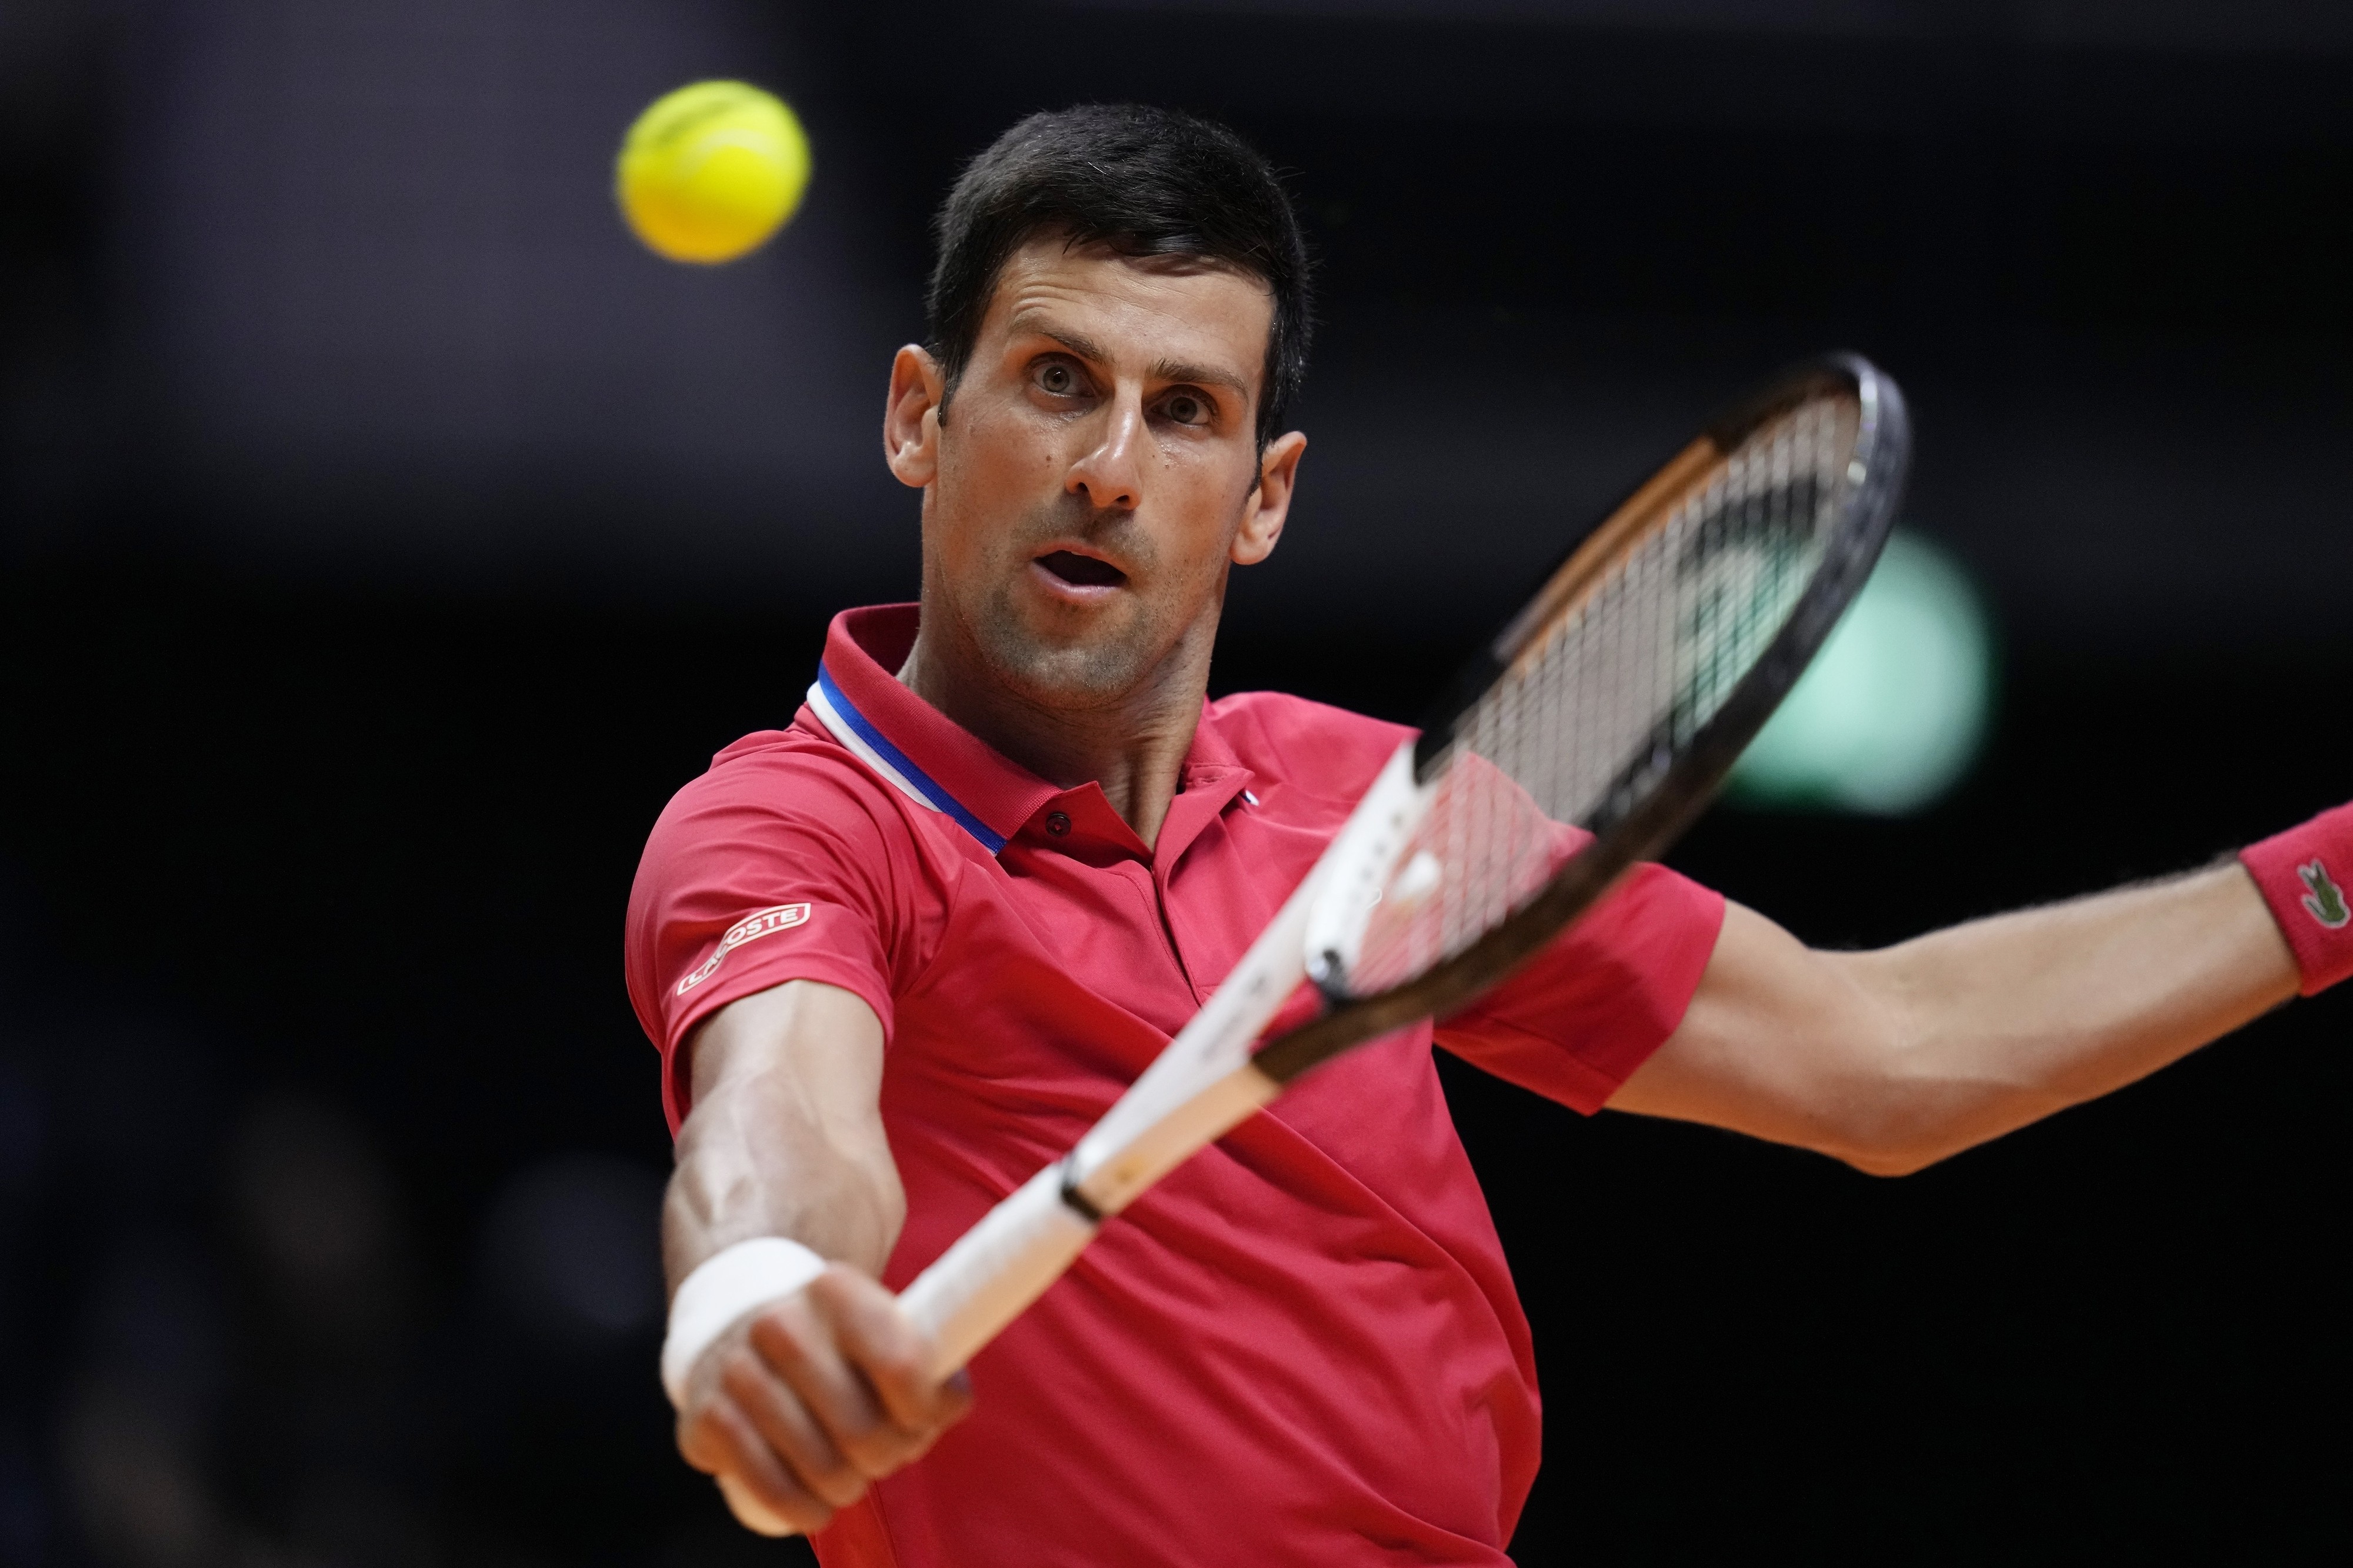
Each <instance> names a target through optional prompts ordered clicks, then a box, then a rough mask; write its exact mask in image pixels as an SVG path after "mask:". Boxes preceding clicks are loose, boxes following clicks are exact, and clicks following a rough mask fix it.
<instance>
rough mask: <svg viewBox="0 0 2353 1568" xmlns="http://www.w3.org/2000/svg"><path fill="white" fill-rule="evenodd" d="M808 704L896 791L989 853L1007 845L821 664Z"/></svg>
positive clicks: (855, 753)
mask: <svg viewBox="0 0 2353 1568" xmlns="http://www.w3.org/2000/svg"><path fill="white" fill-rule="evenodd" d="M808 705H809V710H810V711H811V712H814V713H815V714H816V715H817V716H818V721H819V722H820V723H822V724H824V726H825V727H826V728H827V729H828V731H832V733H833V738H834V739H835V740H837V741H839V742H841V743H842V744H843V745H844V746H847V747H848V748H849V751H850V753H851V754H852V755H853V756H855V757H857V759H858V760H859V761H860V762H861V763H865V764H866V765H867V766H868V767H870V768H871V769H873V770H874V772H875V773H877V774H878V775H880V776H881V778H882V780H883V781H884V782H885V783H887V784H891V785H892V787H893V788H895V789H897V790H898V792H899V793H900V794H902V795H905V796H906V797H907V798H908V799H909V800H912V801H913V802H914V803H915V804H916V805H920V806H922V807H923V809H924V810H926V811H936V812H939V813H940V814H942V815H943V816H947V817H949V818H951V819H953V820H954V821H955V823H956V825H957V826H960V827H962V828H963V829H964V830H965V832H966V833H969V834H971V835H972V836H973V837H975V838H977V839H979V840H980V841H981V843H982V844H984V845H986V846H987V848H988V852H989V853H990V854H991V855H995V854H997V852H998V851H1000V850H1002V849H1003V848H1004V847H1005V835H1003V834H1001V833H998V832H997V831H996V830H994V829H993V828H991V827H990V826H988V824H987V823H986V822H983V821H982V820H981V819H980V818H978V817H977V816H974V815H973V814H972V813H971V812H970V811H968V810H966V809H965V805H964V803H963V802H961V801H959V800H957V799H956V798H955V796H954V795H950V794H948V792H947V791H945V790H944V789H942V788H941V787H940V786H939V784H938V783H937V782H936V781H935V780H934V779H933V777H932V776H931V774H929V773H925V772H923V769H921V768H919V767H917V766H916V765H915V764H914V763H913V762H911V761H909V760H908V757H907V754H906V753H905V752H902V751H901V750H900V749H899V748H898V747H896V746H894V745H892V743H891V742H890V741H889V739H888V738H887V737H885V736H884V735H883V733H882V731H880V730H878V729H876V728H875V727H874V723H873V721H871V720H870V719H868V718H867V717H866V715H865V714H863V713H860V711H859V710H857V708H856V707H855V706H853V705H852V704H851V702H850V700H849V698H847V697H845V696H843V695H842V692H841V688H840V687H839V686H836V685H835V684H834V683H833V677H832V675H831V674H829V673H828V671H827V669H826V668H825V666H823V665H821V664H820V665H818V669H817V684H816V685H814V686H812V687H810V688H809V689H808Z"/></svg>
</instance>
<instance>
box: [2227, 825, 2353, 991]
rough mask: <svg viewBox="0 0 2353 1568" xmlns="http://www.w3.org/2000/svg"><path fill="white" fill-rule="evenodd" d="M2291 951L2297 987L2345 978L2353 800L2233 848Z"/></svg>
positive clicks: (2352, 931) (2351, 931)
mask: <svg viewBox="0 0 2353 1568" xmlns="http://www.w3.org/2000/svg"><path fill="white" fill-rule="evenodd" d="M2239 863H2240V864H2241V865H2242V866H2244V867H2246V868H2247V874H2248V875H2249V876H2251V877H2253V879H2255V887H2256V889H2258V890H2260V891H2261V892H2262V894H2263V902H2264V903H2265V904H2267V905H2269V906H2270V908H2271V911H2272V919H2273V920H2274V921H2278V922H2279V928H2280V934H2281V935H2282V936H2284V937H2285V938H2287V945H2288V947H2289V949H2290V951H2292V952H2294V953H2295V964H2296V970H2297V972H2298V973H2300V974H2301V975H2302V976H2303V985H2302V987H2301V989H2302V991H2303V993H2304V994H2305V995H2306V996H2310V995H2314V994H2316V993H2318V992H2321V991H2324V990H2326V989H2327V988H2328V987H2329V986H2331V985H2334V984H2337V982H2338V981H2340V980H2345V979H2348V978H2353V805H2340V806H2338V807H2337V808H2336V809H2335V810H2333V811H2324V812H2322V813H2321V814H2320V815H2319V816H2316V817H2314V818H2313V819H2312V820H2311V821H2310V822H2307V823H2305V824H2304V825H2303V826H2298V827H2291V828H2289V829H2288V830H2287V831H2286V832H2285V833H2281V834H2275V835H2274V836H2273V837H2269V838H2266V839H2264V840H2263V842H2262V843H2260V844H2250V845H2249V846H2247V847H2245V848H2244V849H2242V850H2240V851H2239Z"/></svg>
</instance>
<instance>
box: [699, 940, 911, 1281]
mask: <svg viewBox="0 0 2353 1568" xmlns="http://www.w3.org/2000/svg"><path fill="white" fill-rule="evenodd" d="M796 1037H818V1038H822V1039H826V1040H828V1041H836V1042H839V1044H840V1047H841V1048H839V1049H834V1050H829V1051H828V1052H826V1053H824V1055H823V1057H822V1058H812V1056H810V1055H808V1054H803V1053H793V1052H789V1051H780V1050H778V1049H777V1048H776V1044H775V1043H776V1041H777V1040H779V1039H791V1038H796ZM693 1049H694V1052H695V1056H694V1060H693V1063H692V1067H693V1080H694V1110H693V1112H692V1114H691V1115H690V1116H689V1117H688V1118H687V1120H686V1124H685V1126H684V1127H683V1128H681V1130H680V1134H679V1142H678V1169H677V1172H676V1173H675V1174H674V1175H673V1176H672V1177H671V1179H670V1194H669V1198H668V1201H667V1203H666V1204H665V1205H664V1211H663V1216H662V1218H663V1223H662V1238H663V1252H664V1257H665V1261H666V1263H667V1265H668V1269H669V1274H670V1281H671V1283H672V1284H673V1285H675V1284H676V1283H677V1282H678V1281H679V1280H681V1279H684V1278H685V1277H686V1275H687V1274H688V1273H689V1272H691V1270H692V1269H693V1268H694V1267H695V1265H696V1264H698V1263H700V1262H702V1259H704V1258H708V1257H710V1256H711V1255H712V1253H715V1252H717V1251H719V1250H720V1249H721V1248H723V1247H728V1246H731V1245H733V1243H735V1242H738V1241H743V1240H746V1239H749V1238H751V1237H763V1236H784V1237H791V1238H793V1239H794V1240H796V1241H798V1242H800V1243H802V1244H803V1245H805V1246H807V1247H811V1248H813V1249H814V1250H816V1251H817V1252H818V1254H820V1255H821V1256H823V1257H825V1258H834V1259H839V1260H840V1261H842V1262H846V1263H849V1264H851V1265H853V1266H855V1267H856V1268H860V1269H862V1270H864V1271H865V1272H867V1273H869V1274H879V1273H880V1272H881V1268H882V1264H883V1261H884V1260H885V1259H886V1258H888V1257H889V1256H890V1252H891V1248H892V1245H893V1244H895V1243H896V1242H897V1240H898V1237H899V1227H900V1226H901V1224H902V1222H903V1220H904V1218H905V1214H906V1200H905V1194H904V1193H903V1191H902V1188H901V1186H900V1184H899V1178H898V1172H897V1169H896V1167H895V1166H894V1165H893V1164H892V1160H891V1151H890V1147H889V1144H888V1142H886V1141H885V1140H884V1138H883V1136H882V1132H881V1123H880V1121H879V1120H878V1119H877V1118H876V1117H874V1116H873V1114H872V1113H871V1107H872V1105H873V1103H874V1097H875V1090H876V1087H877V1084H876V1080H877V1079H879V1074H880V1064H881V1026H879V1025H878V1024H877V1023H876V1022H875V1019H874V1016H873V1014H872V1013H871V1011H869V1010H868V1009H867V1007H866V1006H865V1005H864V1004H863V1003H861V1002H860V1001H859V1000H858V999H857V998H856V997H854V996H851V995H849V994H848V993H846V992H842V991H839V990H836V989H834V988H833V987H830V986H822V985H815V984H808V983H806V982H802V983H796V984H789V985H786V986H781V987H779V988H778V989H777V990H776V991H773V992H768V993H764V994H760V995H757V996H751V997H746V998H745V999H744V1001H742V1002H738V1003H736V1004H734V1005H732V1006H730V1007H729V1008H727V1009H726V1010H725V1011H724V1012H723V1013H721V1014H720V1015H718V1016H716V1017H715V1018H713V1019H712V1022H711V1024H710V1025H709V1026H706V1027H705V1028H704V1029H703V1031H702V1035H701V1036H700V1037H698V1038H697V1039H696V1040H695V1041H694V1042H693Z"/></svg>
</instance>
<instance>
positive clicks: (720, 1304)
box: [661, 1236, 826, 1410]
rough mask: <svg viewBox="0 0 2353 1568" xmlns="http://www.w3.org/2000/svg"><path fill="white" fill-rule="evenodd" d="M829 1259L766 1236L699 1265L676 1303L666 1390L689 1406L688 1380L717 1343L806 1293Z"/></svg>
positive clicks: (673, 1400) (666, 1355) (665, 1351)
mask: <svg viewBox="0 0 2353 1568" xmlns="http://www.w3.org/2000/svg"><path fill="white" fill-rule="evenodd" d="M825 1268H826V1263H825V1259H824V1258H819V1257H818V1255H817V1254H816V1253H814V1252H812V1251H810V1250H809V1249H808V1248H807V1247H803V1246H802V1245H801V1244H800V1243H799V1242H797V1241H794V1240H792V1239H791V1238H790V1237H782V1236H763V1237H754V1239H752V1240H750V1241H739V1242H737V1243H736V1244H735V1245H734V1246H733V1247H723V1248H722V1249H721V1250H719V1251H717V1252H714V1253H712V1255H711V1256H710V1257H708V1258H704V1259H703V1260H702V1262H701V1263H700V1264H698V1265H696V1266H695V1269H694V1272H692V1273H691V1274H689V1275H688V1276H687V1277H686V1279H684V1280H683V1281H682V1282H681V1284H680V1285H679V1288H678V1294H677V1295H675V1296H673V1297H671V1298H670V1332H669V1334H668V1336H667V1337H666V1338H664V1340H663V1341H662V1352H661V1379H662V1388H663V1390H664V1391H665V1392H666V1393H668V1394H669V1395H670V1404H671V1405H674V1406H676V1407H678V1408H680V1409H681V1410H682V1409H684V1408H685V1407H686V1385H687V1379H688V1378H689V1377H690V1376H691V1374H692V1373H693V1371H694V1363H696V1362H698V1361H700V1360H702V1352H704V1351H707V1350H709V1349H710V1348H711V1345H712V1342H713V1341H714V1340H716V1339H718V1338H719V1337H720V1336H721V1335H722V1334H723V1333H725V1332H726V1331H728V1330H729V1329H731V1328H733V1327H734V1326H735V1324H736V1323H737V1322H738V1321H741V1320H742V1319H743V1318H744V1315H745V1314H747V1313H750V1312H754V1311H757V1310H759V1309H761V1308H762V1307H765V1306H767V1305H769V1304H770V1303H771V1302H775V1301H781V1300H784V1299H785V1298H786V1297H787V1296H790V1295H792V1294H794V1293H795V1292H796V1291H798V1290H800V1289H803V1288H804V1287H806V1286H807V1284H808V1282H809V1281H810V1280H812V1279H816V1278H817V1277H818V1275H820V1274H822V1273H824V1272H825Z"/></svg>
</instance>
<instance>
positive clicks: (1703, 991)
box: [1609, 904, 1894, 1169]
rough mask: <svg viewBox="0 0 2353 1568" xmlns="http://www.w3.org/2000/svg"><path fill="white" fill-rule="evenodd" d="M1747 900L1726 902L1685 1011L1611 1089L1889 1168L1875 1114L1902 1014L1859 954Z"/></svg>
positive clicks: (1651, 1104) (1618, 1103)
mask: <svg viewBox="0 0 2353 1568" xmlns="http://www.w3.org/2000/svg"><path fill="white" fill-rule="evenodd" d="M1860 956H1862V955H1855V954H1843V953H1823V952H1814V951H1813V950H1811V949H1810V948H1808V947H1807V946H1806V945H1805V944H1804V943H1802V942H1799V941H1798V939H1797V938H1796V937H1794V936H1791V935H1790V934H1789V933H1788V931H1784V930H1782V929H1781V928H1780V927H1779V926H1778V925H1776V924H1774V923H1773V922H1772V921H1769V920H1767V919H1766V918H1765V917H1764V916H1763V915H1760V914H1758V913H1757V911H1755V910H1750V909H1746V908H1744V907H1742V906H1741V905H1739V904H1728V905H1727V906H1726V908H1725V919H1724V930H1723V932H1722V934H1721V935H1719V936H1718V937H1717V939H1716V945H1715V954H1714V955H1713V956H1712V957H1711V958H1710V959H1709V960H1708V965H1707V969H1706V972H1705V973H1704V974H1703V975H1702V977H1701V980H1700V984H1699V989H1698V991H1697V992H1696V993H1694V995H1693V997H1692V1004H1691V1007H1690V1010H1689V1011H1687V1012H1686V1013H1685V1014H1684V1015H1683V1023H1682V1025H1681V1026H1678V1027H1677V1028H1676V1030H1675V1032H1674V1033H1673V1035H1672V1036H1670V1037H1668V1039H1667V1042H1666V1043H1665V1044H1664V1045H1662V1046H1661V1047H1659V1048H1658V1050H1657V1051H1655V1052H1653V1053H1652V1054H1651V1058H1650V1059H1649V1060H1648V1061H1646V1062H1644V1063H1643V1064H1642V1065H1641V1067H1640V1068H1636V1069H1635V1071H1634V1074H1633V1076H1632V1077H1630V1078H1629V1079H1627V1080H1626V1081H1625V1083H1624V1084H1622V1085H1620V1088H1619V1089H1618V1092H1617V1093H1616V1094H1614V1095H1612V1096H1611V1097H1610V1099H1609V1107H1610V1109H1612V1110H1631V1111H1636V1112H1639V1113H1641V1114H1642V1115H1646V1116H1665V1117H1672V1118H1675V1119H1677V1120H1679V1121H1702V1122H1705V1123H1707V1124H1709V1125H1710V1126H1715V1127H1725V1128H1729V1129H1731V1130H1732V1131H1736V1132H1746V1133H1749V1134H1751V1135H1752V1136H1755V1137H1759V1138H1768V1139H1771V1140H1772V1141H1774V1142H1779V1143H1794V1144H1797V1145H1799V1146H1800V1147H1803V1148H1809V1149H1816V1150H1820V1151H1821V1152H1824V1153H1828V1154H1834V1155H1837V1156H1838V1157H1840V1158H1841V1159H1845V1160H1849V1161H1851V1162H1852V1163H1856V1164H1859V1165H1862V1166H1864V1167H1865V1168H1867V1169H1871V1168H1877V1163H1876V1162H1874V1160H1873V1157H1872V1155H1871V1152H1870V1150H1869V1147H1868V1143H1869V1141H1868V1140H1867V1139H1863V1138H1859V1137H1858V1134H1857V1127H1858V1124H1859V1122H1864V1121H1868V1120H1869V1118H1870V1114H1871V1108H1872V1106H1873V1099H1874V1086H1875V1083H1876V1081H1877V1077H1878V1073H1879V1068H1880V1064H1881V1062H1882V1059H1883V1046H1884V1044H1885V1043H1886V1041H1888V1040H1889V1039H1890V1038H1891V1037H1892V1036H1893V1034H1894V1018H1893V1017H1892V1016H1891V1014H1890V1011H1889V1008H1888V1005H1887V1004H1886V1002H1885V1000H1884V999H1883V996H1882V995H1881V994H1879V992H1878V991H1877V990H1876V989H1875V988H1873V987H1871V986H1869V985H1867V984H1864V978H1863V975H1862V972H1861V970H1860V968H1859V967H1858V965H1857V964H1856V963H1852V962H1849V960H1852V959H1854V958H1857V957H1860Z"/></svg>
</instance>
